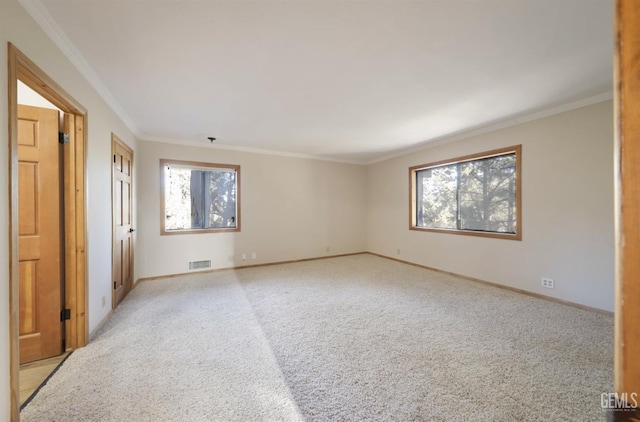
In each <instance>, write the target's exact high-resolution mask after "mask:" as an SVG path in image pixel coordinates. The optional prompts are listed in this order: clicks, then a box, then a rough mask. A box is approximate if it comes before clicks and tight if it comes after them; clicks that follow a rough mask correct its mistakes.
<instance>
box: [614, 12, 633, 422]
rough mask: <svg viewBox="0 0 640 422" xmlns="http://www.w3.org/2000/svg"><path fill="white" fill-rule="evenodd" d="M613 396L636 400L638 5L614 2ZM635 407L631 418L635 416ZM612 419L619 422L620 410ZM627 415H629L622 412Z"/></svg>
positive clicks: (622, 413) (621, 416)
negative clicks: (614, 245) (614, 294)
mask: <svg viewBox="0 0 640 422" xmlns="http://www.w3.org/2000/svg"><path fill="white" fill-rule="evenodd" d="M614 77H615V90H614V96H615V99H614V105H615V116H616V119H615V195H616V206H615V208H616V300H615V313H616V321H615V364H614V371H615V392H616V393H617V394H618V397H619V398H622V399H624V398H625V395H626V397H627V398H628V397H629V395H630V394H632V393H636V394H637V395H638V396H636V398H637V399H640V397H639V396H640V361H639V360H638V357H640V259H639V258H638V257H640V172H639V171H638V169H639V168H640V2H638V1H637V0H617V2H616V54H615V72H614ZM637 412H638V409H636V417H638V413H637ZM613 413H615V414H617V415H616V416H614V417H613V418H611V420H622V419H621V418H623V417H624V414H625V412H624V411H621V412H613ZM627 413H628V412H627Z"/></svg>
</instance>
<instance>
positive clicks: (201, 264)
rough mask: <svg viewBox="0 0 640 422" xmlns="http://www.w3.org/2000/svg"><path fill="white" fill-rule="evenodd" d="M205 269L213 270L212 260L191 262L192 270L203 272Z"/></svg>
mask: <svg viewBox="0 0 640 422" xmlns="http://www.w3.org/2000/svg"><path fill="white" fill-rule="evenodd" d="M203 268H211V260H210V259H208V260H206V261H189V269H190V270H201V269H203Z"/></svg>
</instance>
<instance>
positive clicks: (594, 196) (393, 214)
mask: <svg viewBox="0 0 640 422" xmlns="http://www.w3.org/2000/svg"><path fill="white" fill-rule="evenodd" d="M516 144H522V160H523V162H522V207H523V216H522V218H523V225H522V226H523V240H522V241H520V242H518V241H512V240H501V239H488V238H480V237H471V236H460V235H452V234H441V233H428V232H427V233H425V232H417V231H410V230H409V229H408V227H409V210H408V206H409V205H408V203H409V196H408V195H409V193H408V190H409V189H408V168H409V167H410V166H413V165H419V164H424V163H429V162H433V161H438V160H443V159H447V158H454V157H458V156H462V155H467V154H471V153H477V152H482V151H487V150H491V149H495V148H500V147H506V146H511V145H516ZM367 170H368V173H367V182H368V184H367V192H368V194H367V195H368V209H369V214H368V223H367V234H368V239H367V249H368V250H369V251H371V252H375V253H379V254H382V255H386V256H390V257H394V258H398V259H402V260H406V261H410V262H414V263H418V264H421V265H426V266H430V267H434V268H438V269H441V270H445V271H451V272H454V273H458V274H462V275H466V276H470V277H475V278H479V279H482V280H486V281H491V282H495V283H500V284H503V285H506V286H511V287H515V288H519V289H523V290H527V291H531V292H535V293H539V294H544V295H547V296H553V297H556V298H559V299H563V300H568V301H571V302H575V303H579V304H583V305H587V306H592V307H596V308H600V309H604V310H608V311H612V310H613V297H614V289H613V285H614V227H613V105H612V102H611V101H606V102H602V103H598V104H595V105H592V106H588V107H584V108H580V109H577V110H573V111H569V112H565V113H562V114H558V115H555V116H551V117H547V118H544V119H541V120H537V121H532V122H528V123H524V124H521V125H518V126H514V127H510V128H506V129H502V130H498V131H495V132H491V133H487V134H484V135H480V136H475V137H472V138H469V139H465V140H462V141H459V142H455V143H450V144H444V145H440V146H436V147H433V148H429V149H425V150H423V151H421V152H418V153H412V154H407V155H403V156H400V157H398V158H395V159H391V160H388V161H384V162H380V163H377V164H374V165H371V166H369V167H368V169H367ZM397 249H400V254H399V255H398V253H397ZM541 277H550V278H553V279H555V281H556V287H555V289H554V290H549V289H544V288H542V287H541V286H540V278H541Z"/></svg>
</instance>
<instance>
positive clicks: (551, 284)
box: [540, 277, 556, 289]
mask: <svg viewBox="0 0 640 422" xmlns="http://www.w3.org/2000/svg"><path fill="white" fill-rule="evenodd" d="M540 284H541V285H542V287H546V288H547V289H553V288H555V285H556V282H555V281H554V280H553V279H552V278H546V277H542V279H541V280H540Z"/></svg>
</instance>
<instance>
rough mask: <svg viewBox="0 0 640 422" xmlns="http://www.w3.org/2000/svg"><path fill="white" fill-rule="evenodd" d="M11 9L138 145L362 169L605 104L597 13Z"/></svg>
mask: <svg viewBox="0 0 640 422" xmlns="http://www.w3.org/2000/svg"><path fill="white" fill-rule="evenodd" d="M21 2H22V4H23V5H24V6H25V8H27V10H28V11H29V12H30V13H31V14H32V15H33V16H34V17H35V18H36V20H37V21H38V22H39V23H40V24H41V26H43V27H45V30H47V31H48V32H49V34H50V35H51V36H52V38H53V39H54V41H56V42H58V45H60V46H62V47H63V51H66V52H67V54H68V55H71V57H70V58H71V59H72V61H74V62H75V63H76V64H77V65H78V66H79V68H81V69H82V71H83V73H84V74H85V75H86V76H87V77H88V78H89V79H90V80H91V81H92V82H93V84H94V86H96V88H98V89H99V90H100V91H101V93H102V94H103V96H104V97H105V98H106V99H107V101H108V102H109V103H110V104H111V105H112V106H113V107H114V108H115V109H116V110H117V111H118V112H119V114H120V115H121V117H123V119H124V120H125V121H126V122H127V123H128V124H129V126H130V127H131V129H132V130H133V131H134V132H135V133H136V134H137V136H138V137H139V138H140V139H147V140H170V141H173V142H193V141H195V142H199V143H202V145H203V146H204V145H207V144H208V143H209V142H208V141H207V140H206V137H207V136H215V137H217V138H218V141H217V142H218V144H219V145H222V146H229V147H232V148H239V149H243V148H250V149H264V150H272V151H281V152H288V153H295V154H304V155H313V156H318V157H323V158H327V159H338V160H345V161H352V162H362V163H367V162H372V161H376V160H379V159H381V158H383V157H387V156H389V155H392V154H395V153H398V152H399V151H403V150H407V149H411V148H415V147H416V146H419V145H424V144H425V143H428V142H432V141H434V140H438V141H442V139H443V138H450V137H452V136H457V137H460V134H464V133H467V132H469V131H472V130H475V131H477V130H478V129H479V128H480V129H482V128H487V127H488V126H491V127H495V126H496V125H505V124H509V122H514V121H515V120H514V119H515V118H518V117H520V118H522V116H526V115H530V114H532V113H538V114H540V112H543V113H544V110H548V109H550V108H555V109H556V110H563V109H567V108H571V107H572V106H577V105H584V104H586V103H589V102H595V101H598V100H602V99H605V98H607V96H609V97H610V95H611V91H612V73H613V69H612V63H613V1H612V0H422V1H403V0H386V1H375V0H359V1H358V0H335V1H326V0H325V1H316V0H294V1H279V0H272V1H270V0H253V1H237V0H236V1H214V0H165V1H151V0H102V1H97V0H89V1H87V0H21ZM520 120H522V119H520ZM514 142H516V141H514Z"/></svg>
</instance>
